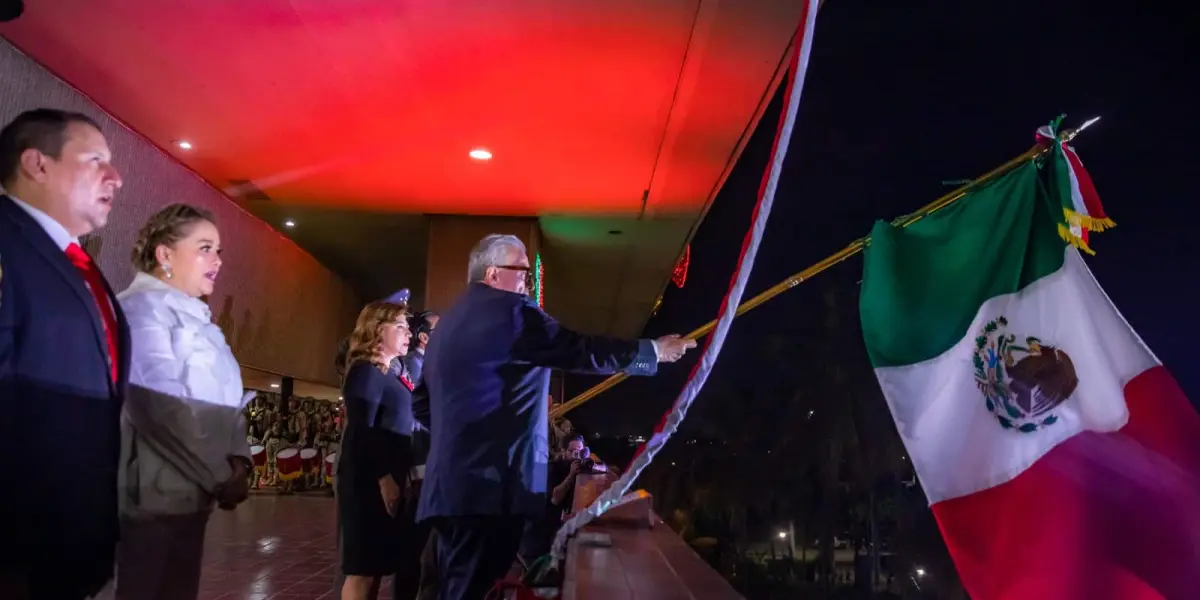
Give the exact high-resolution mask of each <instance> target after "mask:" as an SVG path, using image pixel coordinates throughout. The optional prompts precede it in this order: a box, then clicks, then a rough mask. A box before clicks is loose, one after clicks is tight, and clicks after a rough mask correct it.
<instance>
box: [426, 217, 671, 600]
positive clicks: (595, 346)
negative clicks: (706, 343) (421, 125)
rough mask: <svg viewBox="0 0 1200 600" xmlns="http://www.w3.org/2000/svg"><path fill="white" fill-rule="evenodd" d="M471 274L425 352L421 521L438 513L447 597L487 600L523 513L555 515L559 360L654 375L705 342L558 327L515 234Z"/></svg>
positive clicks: (513, 547)
mask: <svg viewBox="0 0 1200 600" xmlns="http://www.w3.org/2000/svg"><path fill="white" fill-rule="evenodd" d="M467 272H468V279H467V280H468V282H470V284H469V287H468V288H467V291H466V292H465V293H464V294H463V295H462V296H461V297H459V298H458V300H457V301H456V302H455V304H454V306H453V307H451V308H450V310H448V311H446V312H445V313H444V314H443V315H442V318H441V320H440V322H439V324H438V333H437V335H436V336H434V337H433V339H432V341H431V342H430V344H429V348H428V351H427V354H426V357H425V372H424V381H425V384H426V385H427V386H428V388H429V395H430V417H431V427H430V430H431V432H432V436H433V440H432V444H431V449H430V453H429V460H428V463H427V465H426V472H425V482H424V485H423V486H422V488H421V501H420V506H419V508H418V518H419V519H421V520H426V519H432V520H433V526H434V531H435V536H436V545H437V553H438V572H439V573H438V574H439V577H440V586H439V595H438V598H439V600H481V599H482V598H483V596H484V595H485V594H486V593H487V592H488V590H489V589H491V587H492V586H493V584H494V583H495V582H496V581H497V580H498V579H501V578H503V577H504V575H505V573H506V572H507V571H508V568H509V567H510V566H511V565H512V563H513V561H514V560H515V559H516V554H517V548H518V545H519V544H520V540H521V533H522V530H523V527H524V524H525V520H526V519H527V518H537V517H541V516H542V515H543V514H544V513H545V506H546V482H547V468H548V464H549V443H548V434H549V432H548V424H547V417H548V411H549V407H548V405H547V401H548V398H549V395H550V393H549V392H550V389H549V388H550V368H551V367H555V368H560V369H566V370H570V371H575V372H587V373H597V374H606V373H615V372H617V371H624V372H626V373H629V374H631V375H653V374H654V373H655V372H656V370H657V366H658V363H659V362H672V361H675V360H678V359H679V358H680V357H681V356H683V354H684V352H686V351H687V350H688V349H689V348H692V347H694V346H695V342H693V341H691V340H683V339H681V338H680V337H679V336H667V337H663V338H659V339H657V340H616V339H610V338H603V337H592V336H585V335H580V334H578V333H575V332H573V331H570V330H568V329H566V328H564V327H562V326H560V325H559V324H558V322H556V321H555V320H554V319H553V318H551V317H550V316H549V315H547V314H546V313H544V312H542V310H541V309H540V308H538V306H537V304H536V303H535V302H534V301H533V300H532V299H530V298H529V297H528V296H526V294H525V290H526V287H527V285H528V282H529V276H530V267H529V257H528V256H527V255H526V252H525V246H524V244H522V243H521V241H520V240H519V239H517V238H516V237H514V236H509V235H490V236H487V237H485V238H484V239H483V240H482V241H480V242H479V244H478V245H476V247H475V249H474V250H473V251H472V252H471V256H470V260H469V265H468V269H467Z"/></svg>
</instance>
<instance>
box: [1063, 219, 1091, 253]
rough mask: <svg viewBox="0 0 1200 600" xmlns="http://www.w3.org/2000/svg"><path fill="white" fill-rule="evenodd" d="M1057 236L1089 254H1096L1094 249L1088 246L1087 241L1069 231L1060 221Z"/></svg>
mask: <svg viewBox="0 0 1200 600" xmlns="http://www.w3.org/2000/svg"><path fill="white" fill-rule="evenodd" d="M1058 237H1060V238H1062V239H1063V241H1065V242H1066V243H1068V244H1070V245H1072V246H1075V247H1076V248H1078V249H1080V250H1082V251H1084V252H1086V253H1087V254H1089V255H1091V256H1095V255H1096V251H1095V250H1092V249H1091V247H1089V246H1088V244H1087V242H1085V241H1083V238H1081V237H1079V236H1077V235H1075V234H1074V233H1071V229H1070V228H1069V227H1067V226H1066V225H1063V224H1062V223H1059V224H1058Z"/></svg>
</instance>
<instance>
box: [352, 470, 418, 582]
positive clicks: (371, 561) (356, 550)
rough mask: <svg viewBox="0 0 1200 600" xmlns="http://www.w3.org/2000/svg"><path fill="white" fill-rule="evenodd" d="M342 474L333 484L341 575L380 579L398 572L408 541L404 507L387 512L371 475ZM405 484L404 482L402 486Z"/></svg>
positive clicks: (376, 482)
mask: <svg viewBox="0 0 1200 600" xmlns="http://www.w3.org/2000/svg"><path fill="white" fill-rule="evenodd" d="M356 475H357V474H351V473H347V474H346V475H345V476H342V475H341V474H339V476H338V477H337V479H336V480H335V482H334V484H335V486H336V488H335V494H336V495H337V510H338V524H339V532H338V534H339V540H338V547H339V549H340V551H341V555H342V573H344V574H346V575H362V576H369V577H381V576H384V575H391V574H393V573H395V572H396V567H397V565H399V564H400V562H401V561H402V559H403V556H404V550H405V542H406V541H407V540H406V537H407V536H406V533H409V532H408V531H406V530H407V529H408V527H406V526H405V525H406V522H407V521H408V519H407V518H406V515H405V507H404V506H400V507H399V509H398V511H397V514H396V516H394V517H393V516H391V515H389V514H388V513H387V508H386V507H385V506H384V504H383V496H382V495H381V494H380V493H379V481H378V480H377V479H374V478H372V477H370V476H356ZM401 485H403V483H401Z"/></svg>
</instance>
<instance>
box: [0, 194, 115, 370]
mask: <svg viewBox="0 0 1200 600" xmlns="http://www.w3.org/2000/svg"><path fill="white" fill-rule="evenodd" d="M0 216H3V217H7V218H8V219H10V220H11V221H12V222H13V223H16V225H17V228H18V229H20V230H21V232H22V234H23V236H22V237H24V238H25V241H27V242H29V245H31V246H33V247H34V249H36V250H37V251H38V252H39V253H40V254H41V255H42V258H44V259H46V262H48V263H50V265H51V266H52V267H54V272H55V273H58V275H59V276H60V277H62V279H63V281H64V282H66V284H67V285H68V286H69V287H70V288H71V290H72V291H73V292H75V296H76V297H77V298H78V299H79V301H80V302H81V303H83V306H84V308H85V309H86V310H87V311H88V314H90V315H91V316H92V319H91V321H92V333H93V334H95V336H94V337H95V338H96V345H97V348H98V349H99V350H100V352H102V353H103V356H108V340H107V339H106V338H105V337H104V321H103V320H102V318H101V316H100V309H99V308H98V307H97V306H96V300H95V298H93V297H92V293H91V292H89V291H88V288H87V284H85V283H84V281H83V276H82V275H81V274H80V273H79V269H77V268H75V265H74V264H72V263H71V260H70V259H68V258H67V255H66V253H65V252H63V251H62V250H59V249H58V246H56V245H55V244H54V240H52V239H50V235H49V234H47V233H46V230H44V229H42V226H41V225H39V224H38V222H37V221H34V220H33V217H31V216H29V214H28V213H26V212H25V211H24V210H22V209H21V207H19V206H17V205H16V203H14V202H13V201H12V200H10V199H9V198H8V196H0ZM107 285H108V283H107V282H105V286H107ZM106 292H107V293H108V295H109V296H110V297H111V296H112V292H111V291H108V290H106ZM113 305H114V308H115V307H116V302H115V301H114V302H113ZM123 321H124V319H123V318H122V319H120V320H119V321H118V322H119V323H122V322H123ZM124 335H125V337H128V331H126V332H125V333H124ZM127 347H128V345H127V344H124V343H123V344H121V349H120V351H121V354H125V348H127ZM119 358H120V357H113V360H118V359H119Z"/></svg>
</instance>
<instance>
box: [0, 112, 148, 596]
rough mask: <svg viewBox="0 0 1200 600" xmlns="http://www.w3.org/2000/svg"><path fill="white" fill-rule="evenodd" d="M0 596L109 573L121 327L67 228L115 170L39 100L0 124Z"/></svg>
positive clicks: (112, 187) (101, 142)
mask: <svg viewBox="0 0 1200 600" xmlns="http://www.w3.org/2000/svg"><path fill="white" fill-rule="evenodd" d="M0 187H2V188H3V190H4V194H3V195H0V413H2V414H3V417H2V418H0V457H3V458H4V459H5V460H16V461H19V463H20V464H25V465H27V467H28V468H25V469H21V471H20V476H19V478H18V479H17V480H15V481H11V482H9V483H10V485H8V486H5V487H6V489H5V490H4V492H3V493H0V597H2V598H5V599H10V598H18V599H27V600H42V599H50V598H54V599H62V600H76V599H83V598H88V597H91V596H94V595H96V594H97V593H99V592H100V591H101V590H102V589H103V588H104V586H105V584H106V583H107V582H108V581H109V580H110V579H111V578H112V576H113V559H114V553H115V548H116V543H117V534H118V527H117V522H118V521H117V518H118V517H117V463H118V460H119V455H120V440H121V434H120V415H121V401H122V398H123V397H124V394H125V385H126V381H127V378H128V374H127V373H126V370H127V367H128V364H129V330H128V327H127V326H126V324H125V320H124V318H123V316H122V314H121V308H120V305H119V304H118V303H117V302H116V299H115V296H114V295H113V292H112V289H110V287H109V285H108V282H107V281H105V279H104V275H103V274H101V273H100V269H99V267H98V266H97V265H96V264H95V263H94V262H92V259H91V257H90V256H88V254H87V253H86V252H84V250H83V249H82V248H81V247H80V244H79V237H80V236H83V235H86V234H88V233H91V232H92V231H95V230H96V229H98V228H100V227H103V226H104V224H105V223H106V222H107V221H108V214H109V211H110V210H111V208H112V201H113V195H114V194H115V192H116V190H117V189H118V188H120V187H121V176H120V175H119V174H118V173H117V170H116V168H114V167H113V165H112V155H111V152H110V151H109V148H108V143H107V142H106V141H105V139H104V135H103V134H102V133H101V132H100V128H99V126H98V125H97V124H96V123H95V122H94V121H93V120H92V119H90V118H88V117H87V116H85V115H82V114H77V113H69V112H64V111H59V110H52V109H38V110H32V111H28V112H25V113H22V114H21V115H19V116H18V117H17V118H16V119H14V120H13V121H12V122H10V123H9V124H8V125H6V126H5V127H4V129H3V130H0Z"/></svg>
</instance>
